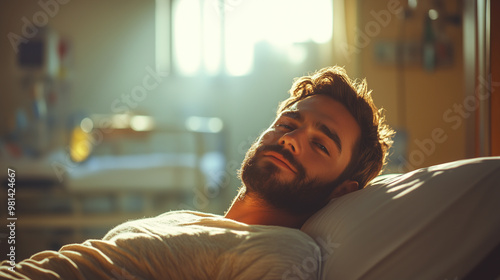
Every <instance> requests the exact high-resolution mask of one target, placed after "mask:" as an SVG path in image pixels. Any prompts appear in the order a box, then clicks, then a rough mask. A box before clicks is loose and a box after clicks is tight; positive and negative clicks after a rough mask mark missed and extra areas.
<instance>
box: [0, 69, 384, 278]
mask: <svg viewBox="0 0 500 280" xmlns="http://www.w3.org/2000/svg"><path fill="white" fill-rule="evenodd" d="M290 94H291V96H290V98H288V99H287V100H285V101H284V102H283V103H282V104H281V105H280V107H279V109H278V115H277V118H276V120H275V121H274V122H273V124H272V125H271V126H270V127H269V128H268V129H267V130H266V131H265V132H264V133H263V134H262V135H261V136H260V137H259V139H258V140H257V141H256V142H255V143H254V144H253V145H252V147H251V148H250V149H249V151H248V153H247V155H246V156H245V159H244V161H243V163H242V166H241V170H240V173H239V175H240V178H241V180H242V187H241V189H240V192H239V194H238V196H237V197H236V198H235V200H234V201H233V203H232V205H231V207H230V209H229V210H228V211H227V213H226V214H225V217H221V216H217V215H211V214H205V213H199V212H190V211H174V212H169V213H165V214H163V215H160V216H158V217H155V218H149V219H143V220H138V221H132V222H128V223H125V224H122V225H120V226H118V227H116V228H115V229H113V230H111V231H110V232H109V233H108V234H107V235H106V236H105V237H104V238H103V240H88V241H86V242H84V243H83V244H71V245H67V246H64V247H63V248H61V250H60V251H59V252H54V251H44V252H41V253H38V254H36V255H34V256H33V257H31V258H30V259H28V260H25V261H22V262H21V263H19V264H17V265H16V266H15V267H14V268H13V269H10V268H8V267H7V265H8V264H7V263H6V262H4V263H2V267H1V268H0V276H1V277H12V278H14V277H17V278H19V279H22V277H31V278H37V279H45V278H47V279H68V278H71V279H73V278H81V279H86V278H92V279H109V278H117V277H118V279H120V278H121V279H282V278H288V277H291V276H293V275H294V273H295V276H297V277H299V278H297V277H295V279H307V278H313V279H314V278H317V277H319V273H320V265H319V263H320V259H321V256H318V252H319V249H318V247H317V244H316V243H314V241H313V240H312V239H311V238H310V237H308V236H307V235H305V234H304V233H303V232H301V231H299V230H297V229H299V228H300V227H301V226H302V224H303V223H304V222H305V221H306V220H307V219H308V218H309V217H310V216H311V215H312V214H313V213H314V212H316V211H317V210H319V209H320V208H322V207H323V206H324V205H325V204H326V203H327V202H328V201H329V200H330V199H332V198H335V197H338V196H341V195H344V194H346V193H349V192H352V191H355V190H357V189H359V188H362V187H364V186H365V185H366V184H367V183H368V182H369V181H370V180H371V179H373V178H374V177H375V176H377V175H378V174H379V173H380V171H381V169H382V166H383V164H384V160H385V156H386V153H387V149H388V148H389V146H390V143H391V140H390V137H391V135H392V132H391V130H390V129H389V128H388V127H387V126H386V125H385V124H384V119H383V117H382V116H381V113H380V111H378V110H377V109H376V107H375V105H374V104H373V101H372V99H371V96H370V92H369V91H368V90H367V87H366V83H365V82H364V81H363V82H361V83H359V84H356V83H355V82H353V81H352V80H351V79H349V77H348V76H347V74H346V73H345V71H344V69H343V68H340V67H329V68H324V69H321V70H320V71H318V72H316V73H315V74H314V75H312V76H305V77H302V78H300V79H298V80H296V81H295V83H294V84H293V86H292V88H291V90H290ZM294 228H295V229H294ZM306 260H313V264H316V266H312V267H313V268H315V269H307V273H305V272H304V271H301V270H300V265H301V264H302V265H303V264H304V262H305V261H306ZM292 278H293V277H292Z"/></svg>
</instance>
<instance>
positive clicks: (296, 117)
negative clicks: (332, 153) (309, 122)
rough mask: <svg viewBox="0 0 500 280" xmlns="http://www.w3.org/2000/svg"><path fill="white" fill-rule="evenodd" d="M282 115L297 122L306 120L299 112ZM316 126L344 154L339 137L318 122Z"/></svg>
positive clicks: (287, 112)
mask: <svg viewBox="0 0 500 280" xmlns="http://www.w3.org/2000/svg"><path fill="white" fill-rule="evenodd" d="M281 115H282V116H284V117H287V118H291V119H294V120H297V121H302V120H303V119H304V116H303V115H302V114H301V113H300V112H298V111H286V112H283V114H281ZM315 126H316V127H317V128H318V130H319V131H320V132H321V133H323V134H324V135H325V136H326V137H328V138H330V139H331V140H332V141H333V143H335V145H336V146H337V148H338V149H339V152H342V142H341V141H340V137H339V135H338V134H337V133H336V132H335V131H332V130H330V129H329V128H328V127H327V126H326V125H325V124H324V123H321V122H317V123H316V124H315Z"/></svg>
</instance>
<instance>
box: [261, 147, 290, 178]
mask: <svg viewBox="0 0 500 280" xmlns="http://www.w3.org/2000/svg"><path fill="white" fill-rule="evenodd" d="M263 156H264V157H266V158H268V159H270V160H272V161H273V162H274V163H276V164H277V165H279V166H281V167H284V168H287V169H289V170H290V171H292V172H293V173H297V169H296V168H295V167H293V165H292V164H291V163H290V162H289V161H288V160H286V159H285V158H284V157H283V156H282V155H281V154H279V153H277V152H266V153H264V154H263Z"/></svg>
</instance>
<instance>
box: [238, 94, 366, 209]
mask: <svg viewBox="0 0 500 280" xmlns="http://www.w3.org/2000/svg"><path fill="white" fill-rule="evenodd" d="M360 133H361V132H360V128H359V125H358V124H357V122H356V120H355V119H354V117H353V116H352V115H351V114H350V113H349V111H348V110H347V109H346V108H345V107H344V106H343V105H342V104H341V103H339V102H337V101H335V100H334V99H332V98H330V97H327V96H323V95H313V96H310V97H307V98H305V99H303V100H301V101H299V102H297V103H295V104H294V105H292V107H290V108H288V109H286V110H285V111H283V112H282V113H281V114H280V115H279V116H278V117H277V119H276V120H275V121H274V123H273V124H272V125H271V126H270V127H269V128H268V129H267V130H266V131H265V132H264V133H263V134H262V135H261V137H260V138H259V139H258V141H257V142H256V143H255V144H254V145H252V147H251V148H250V150H249V151H248V152H247V155H246V157H245V160H244V161H243V164H242V169H241V178H242V180H243V182H244V184H245V187H246V189H247V194H255V195H257V196H259V197H261V198H262V199H264V200H265V201H266V202H268V203H270V204H271V205H274V206H275V207H278V208H282V209H285V210H289V211H291V212H294V213H308V212H312V211H315V210H317V208H318V207H322V206H323V205H324V204H325V203H326V202H327V199H328V197H329V195H330V193H331V191H332V190H333V189H334V188H335V187H336V186H337V185H338V184H340V183H342V182H338V181H337V179H338V178H339V175H341V174H342V172H343V171H344V170H345V169H346V167H347V165H348V164H349V162H350V160H351V157H352V154H353V149H354V145H355V143H356V140H357V139H358V138H359V136H360Z"/></svg>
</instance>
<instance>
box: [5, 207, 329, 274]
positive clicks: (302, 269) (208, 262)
mask: <svg viewBox="0 0 500 280" xmlns="http://www.w3.org/2000/svg"><path fill="white" fill-rule="evenodd" d="M320 265H321V256H320V250H319V247H318V245H317V244H316V243H315V242H314V240H313V239H311V238H310V237H309V236H308V235H306V234H305V233H303V232H301V231H299V230H296V229H290V228H285V227H278V226H254V225H247V224H243V223H239V222H236V221H234V220H230V219H226V218H224V217H222V216H217V215H212V214H205V213H200V212H192V211H174V212H168V213H165V214H162V215H160V216H157V217H154V218H148V219H142V220H136V221H131V222H126V223H124V224H121V225H119V226H117V227H116V228H114V229H112V230H111V231H110V232H109V233H108V234H106V236H105V237H104V238H103V239H102V240H87V241H85V242H84V243H82V244H70V245H66V246H64V247H63V248H61V250H59V251H58V252H56V251H43V252H40V253H38V254H35V255H33V256H32V257H31V258H30V259H27V260H24V261H22V262H20V263H18V264H17V265H16V267H15V270H14V271H11V270H9V267H10V266H9V265H8V264H7V263H6V262H4V263H2V264H1V266H0V278H6V279H16V277H17V278H18V279H25V278H22V277H29V278H32V279H113V278H114V279H119V280H122V279H126V280H129V279H318V277H319V274H320V271H321V266H320Z"/></svg>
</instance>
